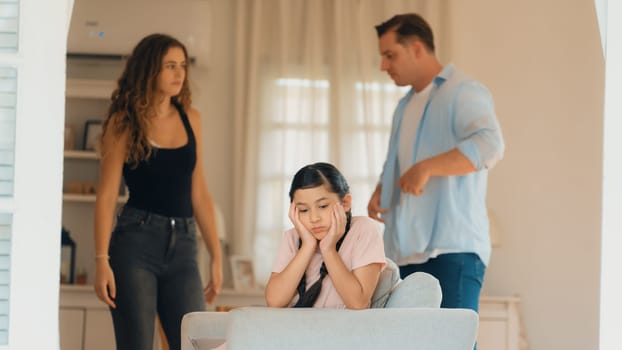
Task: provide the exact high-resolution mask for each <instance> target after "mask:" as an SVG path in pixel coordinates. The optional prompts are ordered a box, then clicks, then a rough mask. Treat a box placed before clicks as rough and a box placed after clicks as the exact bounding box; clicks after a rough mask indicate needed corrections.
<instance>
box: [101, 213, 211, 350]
mask: <svg viewBox="0 0 622 350" xmlns="http://www.w3.org/2000/svg"><path fill="white" fill-rule="evenodd" d="M109 254H110V266H111V267H112V271H113V272H114V276H115V282H116V288H117V293H116V298H115V299H114V302H115V303H116V308H114V309H113V308H111V309H110V311H111V313H112V321H113V324H114V331H115V339H116V343H117V349H118V350H152V349H153V336H154V325H155V317H156V311H157V314H158V316H159V317H160V322H161V324H162V328H163V329H164V332H165V334H166V338H167V340H168V343H169V347H170V349H171V350H176V349H179V348H180V347H181V335H180V333H181V319H182V317H183V316H184V315H185V314H186V313H188V312H192V311H202V310H205V302H204V300H203V288H202V286H201V277H200V275H199V270H198V266H197V257H196V256H197V243H196V227H195V223H194V219H193V218H170V217H165V216H161V215H156V214H153V213H149V212H147V211H143V210H139V209H135V208H132V207H127V206H126V207H125V208H123V210H122V211H121V213H120V214H119V216H118V218H117V224H116V227H115V229H114V231H113V232H112V237H111V238H110V249H109Z"/></svg>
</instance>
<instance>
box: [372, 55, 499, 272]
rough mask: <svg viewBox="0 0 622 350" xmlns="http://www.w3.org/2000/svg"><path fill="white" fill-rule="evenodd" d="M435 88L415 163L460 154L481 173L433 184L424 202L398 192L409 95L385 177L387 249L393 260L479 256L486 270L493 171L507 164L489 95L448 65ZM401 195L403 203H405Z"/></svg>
mask: <svg viewBox="0 0 622 350" xmlns="http://www.w3.org/2000/svg"><path fill="white" fill-rule="evenodd" d="M433 83H434V87H433V89H432V91H431V92H430V97H429V99H428V102H427V104H426V106H425V109H424V112H423V115H422V117H421V121H420V122H419V126H418V127H417V134H416V137H414V138H413V141H414V142H413V164H415V163H417V162H419V161H421V160H424V159H427V158H431V157H433V156H436V155H439V154H441V153H445V152H448V151H450V150H452V149H454V148H457V149H458V150H460V151H461V152H462V154H464V155H465V156H466V157H467V158H468V159H469V160H470V161H471V163H473V165H474V166H475V167H476V168H477V171H476V172H474V173H471V174H468V175H463V176H442V177H441V176H438V177H431V178H430V180H429V182H428V183H427V185H426V186H425V189H424V192H423V194H422V195H420V196H413V195H411V194H406V193H401V191H400V188H399V187H398V186H397V182H398V180H399V178H400V171H399V162H398V159H397V156H398V147H399V135H400V133H399V130H400V125H401V123H402V118H403V116H404V110H405V107H406V105H407V104H408V102H409V101H410V99H411V97H412V96H413V95H414V94H415V92H414V90H413V89H411V90H410V91H409V92H408V93H407V94H406V96H404V97H403V98H402V99H401V100H400V102H399V104H398V106H397V108H396V109H395V113H394V115H393V124H392V127H391V139H390V141H389V152H388V155H387V159H386V162H385V164H384V168H383V171H382V175H381V177H380V182H381V184H382V195H381V202H380V205H381V206H382V207H383V208H388V209H389V212H388V213H387V214H385V215H384V216H383V218H384V220H385V233H384V243H385V250H386V253H387V256H388V257H390V258H391V259H393V260H394V261H399V260H400V259H401V258H404V257H408V256H411V255H413V254H415V253H424V252H432V251H435V250H440V251H453V252H463V253H476V254H477V255H479V257H480V259H481V260H482V262H483V263H484V264H486V265H488V261H489V260H490V235H489V225H488V213H487V209H486V182H487V178H488V169H490V168H492V167H493V166H494V165H495V164H496V163H497V161H499V160H500V159H501V158H502V157H503V152H504V149H505V145H504V142H503V136H502V135H501V128H500V126H499V122H498V120H497V117H496V115H495V111H494V104H493V100H492V96H491V95H490V93H489V92H488V90H487V89H486V88H485V87H484V86H483V85H482V84H480V83H478V82H477V81H475V80H472V79H470V78H468V77H466V76H465V75H464V74H462V73H461V72H459V71H458V70H457V69H456V68H455V67H454V66H453V65H447V66H445V67H444V69H443V70H442V71H441V72H440V74H439V75H438V76H436V77H435V78H434V80H433ZM401 196H405V198H404V199H403V200H400V197H401Z"/></svg>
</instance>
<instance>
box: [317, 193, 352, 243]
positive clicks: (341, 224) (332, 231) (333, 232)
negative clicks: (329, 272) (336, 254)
mask: <svg viewBox="0 0 622 350" xmlns="http://www.w3.org/2000/svg"><path fill="white" fill-rule="evenodd" d="M346 220H347V219H346V211H345V210H344V208H343V206H342V205H341V203H335V204H334V205H333V212H332V215H331V220H330V227H329V228H328V233H327V234H326V236H325V237H324V238H323V239H322V240H321V241H320V250H321V251H322V252H325V251H329V250H331V249H332V250H336V249H337V242H338V241H339V240H340V239H341V237H343V235H344V234H345V233H346Z"/></svg>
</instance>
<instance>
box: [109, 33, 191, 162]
mask: <svg viewBox="0 0 622 350" xmlns="http://www.w3.org/2000/svg"><path fill="white" fill-rule="evenodd" d="M173 47H177V48H180V49H182V50H183V52H184V56H185V58H186V74H185V77H184V81H183V84H182V88H181V91H180V93H179V95H177V96H174V97H172V98H171V102H172V103H173V104H175V105H178V106H181V107H182V108H183V109H184V110H187V109H188V108H189V107H190V104H191V103H192V99H191V94H190V88H189V87H188V70H187V69H188V68H187V67H188V65H189V62H188V51H187V50H186V47H185V46H184V45H183V44H182V43H181V42H180V41H179V40H177V39H175V38H173V37H171V36H169V35H166V34H151V35H148V36H146V37H145V38H143V39H142V40H141V41H140V42H139V43H138V44H137V45H136V47H135V48H134V50H133V51H132V54H131V55H130V56H129V57H128V59H127V62H126V64H125V69H124V70H123V73H122V74H121V77H120V78H119V80H118V82H117V88H116V89H115V90H114V91H113V92H112V96H111V97H110V107H109V109H108V115H107V117H106V118H105V120H104V124H103V132H104V133H108V132H112V133H113V134H114V135H116V136H120V135H121V134H122V133H123V132H124V131H126V130H127V131H129V139H128V142H127V145H126V157H127V158H126V161H127V162H128V163H130V164H132V165H134V166H135V165H137V164H138V163H139V162H141V161H142V160H146V159H148V158H149V157H150V156H151V152H152V146H151V143H150V142H149V139H148V137H147V129H148V127H149V123H150V121H149V117H150V116H151V115H153V114H154V113H155V109H154V108H155V106H156V104H157V103H158V102H159V101H156V100H155V99H156V92H157V84H158V75H159V74H160V72H161V71H162V60H163V59H164V55H166V53H167V52H168V50H169V49H171V48H173ZM102 139H103V136H102ZM103 152H106V150H103Z"/></svg>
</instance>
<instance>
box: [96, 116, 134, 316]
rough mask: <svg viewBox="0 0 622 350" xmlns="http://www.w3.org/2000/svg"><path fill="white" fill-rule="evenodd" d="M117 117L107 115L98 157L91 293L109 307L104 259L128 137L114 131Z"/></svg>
mask: <svg viewBox="0 0 622 350" xmlns="http://www.w3.org/2000/svg"><path fill="white" fill-rule="evenodd" d="M119 117H120V116H118V115H117V116H113V117H111V118H112V119H111V121H110V123H109V124H108V129H109V130H107V131H106V133H105V134H104V138H103V140H102V157H101V160H100V166H99V181H98V184H97V196H96V199H95V264H96V272H95V286H94V287H95V294H97V297H98V298H99V299H101V300H102V301H103V302H105V303H106V304H108V305H109V306H111V307H113V308H114V307H115V303H114V301H113V300H112V299H114V298H115V297H116V285H115V281H114V274H113V272H112V269H111V268H110V264H109V262H108V246H109V244H110V235H111V231H112V224H113V217H114V211H115V209H116V207H117V198H118V196H119V187H120V186H121V175H122V172H123V162H124V161H125V152H126V146H127V138H128V132H127V131H125V132H123V133H122V134H121V135H115V134H114V129H115V121H116V120H118V119H119Z"/></svg>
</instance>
